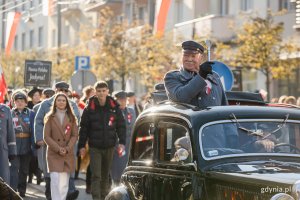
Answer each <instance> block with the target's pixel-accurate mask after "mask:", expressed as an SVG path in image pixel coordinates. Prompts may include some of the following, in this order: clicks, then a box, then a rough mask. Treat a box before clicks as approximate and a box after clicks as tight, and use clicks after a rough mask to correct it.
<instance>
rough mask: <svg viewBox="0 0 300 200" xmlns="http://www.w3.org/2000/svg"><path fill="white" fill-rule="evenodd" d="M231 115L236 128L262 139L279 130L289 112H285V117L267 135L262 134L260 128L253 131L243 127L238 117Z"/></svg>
mask: <svg viewBox="0 0 300 200" xmlns="http://www.w3.org/2000/svg"><path fill="white" fill-rule="evenodd" d="M231 116H232V117H233V118H234V119H235V123H236V124H237V125H238V129H240V130H242V131H244V132H246V133H247V134H248V135H254V136H259V137H262V140H263V139H266V138H267V137H269V136H270V135H273V134H274V133H276V132H277V131H279V130H280V129H282V128H283V127H285V125H286V121H287V120H288V118H289V114H286V117H285V119H284V120H283V122H282V123H281V124H280V125H279V126H278V128H276V129H275V130H273V131H271V132H270V133H268V134H267V135H265V136H264V132H263V131H261V130H260V129H259V131H258V130H257V131H253V130H250V129H247V128H245V127H243V126H242V125H241V124H240V123H239V121H238V119H237V118H236V116H235V115H234V114H233V113H231Z"/></svg>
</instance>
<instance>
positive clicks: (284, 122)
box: [262, 114, 289, 139]
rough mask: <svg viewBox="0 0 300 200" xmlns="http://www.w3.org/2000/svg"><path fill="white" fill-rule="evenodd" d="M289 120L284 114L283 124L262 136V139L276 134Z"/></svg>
mask: <svg viewBox="0 0 300 200" xmlns="http://www.w3.org/2000/svg"><path fill="white" fill-rule="evenodd" d="M288 118H289V114H286V117H285V119H284V120H283V122H282V123H281V124H280V125H279V126H278V128H277V129H275V130H273V131H271V132H270V133H268V134H267V135H266V136H264V137H263V138H262V139H266V138H267V137H269V136H270V135H273V134H274V133H276V132H277V131H279V130H280V129H282V128H283V127H285V125H286V121H287V120H288Z"/></svg>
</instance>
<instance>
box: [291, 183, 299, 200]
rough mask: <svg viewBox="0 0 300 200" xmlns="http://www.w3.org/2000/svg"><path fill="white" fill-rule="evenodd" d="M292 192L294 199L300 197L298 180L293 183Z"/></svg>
mask: <svg viewBox="0 0 300 200" xmlns="http://www.w3.org/2000/svg"><path fill="white" fill-rule="evenodd" d="M292 194H293V196H294V197H295V198H296V199H300V180H298V181H296V182H295V183H294V185H293V188H292Z"/></svg>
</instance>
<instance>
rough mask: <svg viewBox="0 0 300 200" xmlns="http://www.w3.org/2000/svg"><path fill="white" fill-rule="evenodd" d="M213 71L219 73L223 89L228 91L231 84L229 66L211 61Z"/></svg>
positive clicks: (231, 76) (231, 75) (231, 78)
mask: <svg viewBox="0 0 300 200" xmlns="http://www.w3.org/2000/svg"><path fill="white" fill-rule="evenodd" d="M213 62H214V64H213V67H212V68H213V71H215V72H216V73H218V74H219V76H220V79H221V82H222V84H223V87H224V90H226V91H230V90H231V88H232V86H233V80H234V79H233V74H232V71H231V70H230V68H229V67H228V66H227V65H225V64H224V63H222V62H219V61H213Z"/></svg>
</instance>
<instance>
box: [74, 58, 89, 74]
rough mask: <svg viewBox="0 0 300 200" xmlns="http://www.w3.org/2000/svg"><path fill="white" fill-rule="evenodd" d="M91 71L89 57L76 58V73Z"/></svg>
mask: <svg viewBox="0 0 300 200" xmlns="http://www.w3.org/2000/svg"><path fill="white" fill-rule="evenodd" d="M86 69H90V57H89V56H76V57H75V71H78V70H86Z"/></svg>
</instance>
